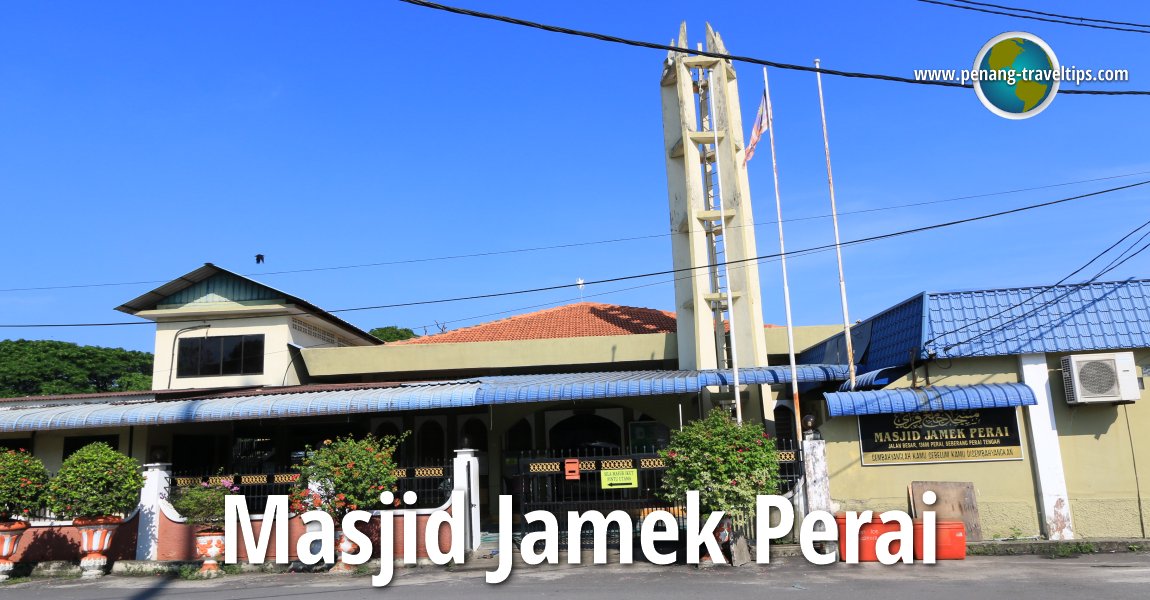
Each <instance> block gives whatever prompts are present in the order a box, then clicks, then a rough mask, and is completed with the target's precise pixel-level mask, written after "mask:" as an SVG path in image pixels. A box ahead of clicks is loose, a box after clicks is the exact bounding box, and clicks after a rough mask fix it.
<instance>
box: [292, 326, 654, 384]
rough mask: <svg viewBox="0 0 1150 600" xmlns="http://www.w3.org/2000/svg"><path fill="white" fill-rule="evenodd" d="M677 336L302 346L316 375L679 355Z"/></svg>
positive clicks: (587, 361)
mask: <svg viewBox="0 0 1150 600" xmlns="http://www.w3.org/2000/svg"><path fill="white" fill-rule="evenodd" d="M675 352H676V350H675V339H674V335H673V334H666V333H646V334H637V335H613V336H590V337H578V338H564V339H552V340H522V341H513V342H471V343H456V344H387V345H384V346H370V347H357V348H310V349H305V350H303V356H304V360H305V361H306V362H307V368H308V373H310V374H311V375H314V376H317V377H324V376H333V375H354V374H367V373H409V372H418V371H436V370H459V369H498V368H509V367H532V366H555V365H579V364H604V363H620V362H635V361H659V360H668V359H674V358H675V357H676V354H675Z"/></svg>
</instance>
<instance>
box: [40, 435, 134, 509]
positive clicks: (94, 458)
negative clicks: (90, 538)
mask: <svg viewBox="0 0 1150 600" xmlns="http://www.w3.org/2000/svg"><path fill="white" fill-rule="evenodd" d="M143 487H144V476H143V475H141V474H140V465H139V463H137V462H136V460H135V459H133V458H130V457H128V456H126V455H124V454H121V453H119V452H117V451H115V450H113V449H112V447H111V446H109V445H107V444H105V443H103V442H95V443H92V444H88V445H87V446H84V447H83V448H80V449H79V450H77V451H76V452H75V454H73V455H72V456H69V457H68V458H67V459H66V460H65V461H64V464H62V465H60V471H59V472H58V473H56V476H55V477H53V478H52V481H51V483H49V484H48V493H47V495H46V500H47V505H48V508H49V509H50V510H51V511H52V512H53V513H55V515H56V516H57V517H60V518H63V519H71V518H76V517H84V518H90V517H103V516H110V515H127V514H128V513H130V512H132V510H133V509H135V508H136V505H137V504H139V502H140V490H141V489H143Z"/></svg>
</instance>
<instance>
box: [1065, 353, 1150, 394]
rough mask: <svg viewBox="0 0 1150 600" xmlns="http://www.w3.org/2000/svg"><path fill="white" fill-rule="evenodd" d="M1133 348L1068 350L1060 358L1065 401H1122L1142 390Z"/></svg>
mask: <svg viewBox="0 0 1150 600" xmlns="http://www.w3.org/2000/svg"><path fill="white" fill-rule="evenodd" d="M1139 375H1140V371H1139V369H1138V366H1137V365H1135V364H1134V353H1133V352H1111V353H1106V354H1072V355H1070V356H1066V357H1063V359H1062V380H1063V382H1064V383H1065V388H1066V402H1067V403H1068V404H1096V403H1098V404H1126V403H1129V402H1134V401H1135V400H1137V399H1138V398H1139V397H1140V396H1141V395H1142V392H1141V390H1140V389H1139V386H1138V377H1139Z"/></svg>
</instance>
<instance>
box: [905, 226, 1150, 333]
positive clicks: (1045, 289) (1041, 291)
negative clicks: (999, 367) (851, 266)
mask: <svg viewBox="0 0 1150 600" xmlns="http://www.w3.org/2000/svg"><path fill="white" fill-rule="evenodd" d="M1147 225H1150V221H1146V222H1145V223H1142V224H1141V225H1139V226H1138V227H1135V228H1134V229H1133V230H1131V231H1130V233H1127V234H1126V235H1124V236H1122V237H1121V238H1120V239H1119V240H1118V241H1117V242H1114V243H1113V244H1111V245H1110V246H1108V247H1107V248H1106V249H1105V250H1103V251H1102V252H1099V253H1098V254H1095V255H1094V256H1093V257H1092V258H1091V259H1090V260H1088V261H1086V263H1084V264H1083V265H1082V266H1081V267H1078V268H1077V269H1075V270H1074V271H1072V272H1070V273H1069V274H1067V275H1066V276H1065V277H1063V278H1062V279H1059V280H1058V281H1056V282H1055V283H1053V284H1051V285H1048V286H1044V287H1042V288H1040V289H1039V290H1038V291H1036V292H1034V293H1033V294H1031V295H1030V297H1028V298H1026V299H1025V300H1022V301H1020V302H1016V303H1014V304H1012V305H1010V306H1007V307H1006V308H1004V309H1002V310H1000V311H998V312H996V313H994V314H992V315H987V316H985V317H983V318H981V319H978V320H977V321H971V322H970V323H967V324H966V325H963V326H962V327H959V328H957V329H952V330H950V331H944V332H942V333H940V334H938V335H935V336H934V337H932V338H930V339H929V340H927V341H925V342H923V344H922V345H923V348H924V349H926V348H927V347H929V346H930V345H932V344H934V343H935V342H936V341H938V340H939V339H941V338H943V337H946V336H948V335H954V334H956V333H958V332H960V331H962V330H964V329H968V328H970V327H974V326H975V325H978V324H980V323H985V322H987V321H989V320H991V319H995V318H997V317H1000V316H1002V315H1003V314H1006V313H1008V312H1010V311H1012V310H1014V309H1016V308H1018V307H1020V306H1022V305H1024V304H1026V303H1027V302H1030V301H1031V300H1034V299H1035V298H1037V297H1039V296H1041V295H1042V294H1045V293H1046V292H1049V291H1050V290H1052V289H1054V288H1056V287H1058V286H1060V285H1062V284H1063V283H1066V282H1067V281H1069V280H1070V278H1072V277H1074V276H1075V275H1077V274H1079V273H1081V272H1082V271H1084V270H1086V267H1089V266H1090V265H1092V264H1094V262H1096V261H1098V260H1099V259H1101V258H1102V257H1103V256H1105V255H1106V254H1107V253H1109V252H1110V251H1111V250H1113V249H1114V248H1116V247H1118V246H1119V245H1120V244H1122V242H1125V241H1126V240H1127V239H1129V238H1130V236H1132V235H1134V234H1135V233H1138V232H1139V231H1140V230H1142V229H1143V228H1145V227H1146V226H1147ZM1146 235H1150V231H1147V233H1145V234H1143V235H1142V237H1141V238H1138V239H1137V240H1135V242H1134V245H1137V244H1138V243H1139V242H1141V241H1142V239H1144V238H1145V237H1146ZM1132 247H1133V246H1132ZM1127 251H1129V249H1127ZM1127 251H1124V252H1122V253H1121V254H1120V255H1119V257H1118V258H1121V257H1122V256H1123V255H1125V254H1126V252H1127ZM1115 260H1117V259H1115ZM1113 264H1114V262H1113V261H1111V263H1110V264H1109V265H1107V266H1106V267H1104V268H1108V267H1110V266H1112V265H1113ZM967 341H969V340H967ZM961 343H966V342H965V341H964V342H961ZM961 343H960V344H961ZM956 345H959V344H950V345H948V346H947V349H949V348H953V347H954V346H956Z"/></svg>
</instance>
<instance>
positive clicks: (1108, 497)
mask: <svg viewBox="0 0 1150 600" xmlns="http://www.w3.org/2000/svg"><path fill="white" fill-rule="evenodd" d="M1062 356H1064V355H1061V354H1060V355H1054V354H1051V355H1049V356H1048V357H1047V365H1048V367H1049V368H1050V369H1051V373H1050V391H1051V395H1052V399H1053V403H1054V417H1055V421H1056V422H1057V424H1058V432H1059V438H1058V441H1059V444H1060V445H1061V448H1062V464H1063V468H1064V469H1065V471H1066V486H1067V491H1068V492H1069V494H1070V513H1071V520H1072V523H1073V525H1074V531H1075V533H1076V534H1077V535H1079V536H1081V537H1146V530H1145V529H1144V525H1143V522H1144V520H1145V517H1146V515H1148V514H1150V471H1148V470H1147V467H1150V439H1148V437H1147V435H1146V433H1147V432H1150V395H1148V394H1147V391H1146V390H1143V391H1142V398H1141V399H1140V400H1139V401H1137V402H1135V403H1134V404H1124V405H1116V404H1095V405H1086V406H1072V405H1069V404H1067V403H1066V395H1065V392H1064V390H1063V385H1062V371H1061V368H1062V365H1061V358H1062ZM1134 359H1135V362H1136V363H1137V365H1138V367H1139V368H1140V369H1141V367H1143V366H1150V351H1148V350H1137V351H1135V352H1134ZM1131 432H1133V433H1134V436H1133V439H1131V435H1130V433H1131ZM1135 464H1137V466H1138V472H1137V473H1136V472H1135ZM1139 479H1140V480H1141V481H1140V482H1139V481H1138V480H1139ZM1138 483H1141V489H1140V490H1139V486H1138ZM1139 491H1140V492H1141V496H1142V505H1141V510H1139V499H1138V496H1139Z"/></svg>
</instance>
